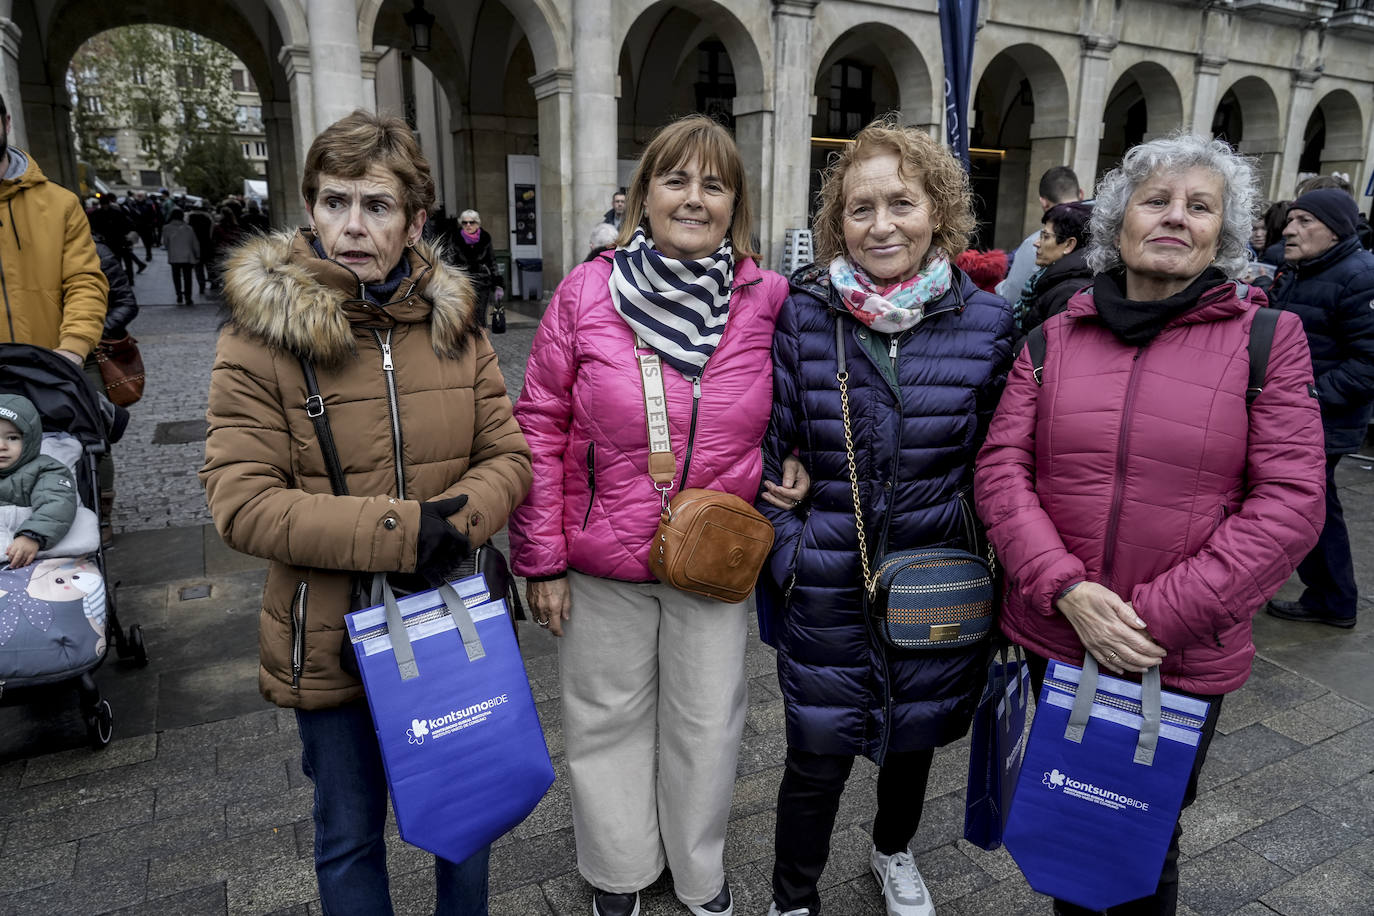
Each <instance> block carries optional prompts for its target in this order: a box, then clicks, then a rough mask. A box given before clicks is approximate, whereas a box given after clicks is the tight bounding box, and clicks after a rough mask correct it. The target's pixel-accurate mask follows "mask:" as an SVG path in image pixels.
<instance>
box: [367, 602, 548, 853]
mask: <svg viewBox="0 0 1374 916" xmlns="http://www.w3.org/2000/svg"><path fill="white" fill-rule="evenodd" d="M386 590H387V593H388V594H387V595H386V601H385V603H384V604H383V605H382V606H379V607H373V608H369V609H367V610H363V611H357V612H356V613H353V614H349V615H348V617H347V618H346V620H347V622H348V632H349V637H350V639H351V640H352V642H353V649H354V651H355V652H356V653H357V658H358V668H359V670H360V671H361V673H362V679H363V688H364V690H365V691H366V693H367V701H368V705H369V706H370V708H371V710H372V720H373V723H374V724H375V726H376V729H377V741H378V743H379V745H380V746H381V750H382V763H383V764H384V765H385V767H386V776H387V784H388V787H389V788H390V790H391V803H392V808H393V809H394V810H395V812H396V824H397V827H398V828H399V829H400V833H401V839H403V840H405V841H406V842H407V843H410V844H412V845H414V846H419V847H420V848H421V849H425V850H428V851H429V852H432V853H434V854H435V855H437V856H439V857H441V858H444V859H447V860H448V861H450V862H461V861H463V860H465V859H466V858H468V856H470V855H472V854H473V853H474V852H476V851H477V850H478V849H481V848H482V847H483V846H486V845H488V844H489V843H491V842H492V841H493V840H495V839H496V838H497V837H499V836H501V835H502V834H503V833H505V832H506V831H508V830H510V829H511V828H512V827H514V826H515V825H517V824H519V823H520V822H521V821H522V820H524V819H525V818H526V817H527V816H528V815H529V813H530V812H531V811H533V810H534V808H535V806H536V805H538V804H539V800H540V799H542V798H543V797H544V793H545V792H547V791H548V789H549V786H551V785H553V777H554V774H553V765H552V763H551V762H550V761H549V752H548V748H547V746H546V745H545V743H544V733H543V730H542V729H541V728H540V725H539V716H538V713H537V712H536V711H535V708H534V698H533V696H532V695H531V694H530V685H529V681H528V680H527V679H526V676H525V667H524V662H523V661H522V660H521V657H520V650H519V647H518V646H517V645H516V641H515V630H514V628H513V627H512V626H511V622H510V620H509V618H508V617H507V614H506V604H505V602H504V601H501V600H496V601H491V600H488V598H489V596H488V592H487V586H486V583H485V581H484V580H483V578H482V576H480V575H477V576H470V577H468V578H465V579H459V580H457V581H456V582H453V583H452V584H451V587H449V586H445V587H442V588H441V589H437V590H431V591H426V592H418V593H416V594H414V595H409V596H407V597H404V598H401V599H399V600H397V599H396V598H395V597H394V596H392V595H390V594H389V592H390V588H389V586H388V587H387V589H386ZM445 593H446V594H445Z"/></svg>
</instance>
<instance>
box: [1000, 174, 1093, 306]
mask: <svg viewBox="0 0 1374 916" xmlns="http://www.w3.org/2000/svg"><path fill="white" fill-rule="evenodd" d="M1082 199H1083V189H1082V188H1080V187H1079V186H1078V176H1077V175H1075V174H1074V171H1073V169H1071V168H1069V167H1068V166H1067V165H1056V166H1055V167H1054V168H1052V169H1048V170H1047V171H1046V172H1045V174H1043V175H1041V176H1040V209H1041V210H1042V211H1047V210H1049V209H1050V208H1051V207H1053V206H1055V205H1056V204H1068V203H1073V202H1074V201H1080V200H1082ZM1039 237H1040V233H1039V232H1032V233H1031V234H1030V235H1028V236H1026V239H1025V241H1023V242H1022V243H1021V246H1020V247H1019V248H1017V249H1016V253H1015V254H1013V255H1012V258H1011V269H1010V270H1008V271H1007V278H1006V279H1005V280H1003V281H1002V282H1001V283H999V284H997V295H999V296H1001V297H1002V298H1003V299H1005V300H1007V301H1008V302H1015V301H1016V300H1017V299H1018V298H1019V297H1020V295H1021V293H1022V292H1023V291H1024V290H1025V288H1026V284H1027V283H1028V282H1030V278H1031V275H1032V274H1033V273H1035V272H1036V271H1037V270H1039V269H1040V268H1038V267H1036V265H1035V240H1036V239H1037V238H1039Z"/></svg>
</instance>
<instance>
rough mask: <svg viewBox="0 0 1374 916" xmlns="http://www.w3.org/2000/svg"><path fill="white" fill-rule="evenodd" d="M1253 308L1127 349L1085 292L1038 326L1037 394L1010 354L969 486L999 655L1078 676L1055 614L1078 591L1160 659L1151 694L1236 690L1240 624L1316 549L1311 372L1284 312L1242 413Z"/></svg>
mask: <svg viewBox="0 0 1374 916" xmlns="http://www.w3.org/2000/svg"><path fill="white" fill-rule="evenodd" d="M1240 290H1247V291H1248V295H1247V297H1246V298H1245V299H1242V298H1240V297H1239V296H1238V292H1239V291H1240ZM1264 303H1265V300H1264V295H1263V293H1262V292H1259V291H1258V290H1253V289H1251V288H1248V287H1242V286H1239V285H1238V284H1235V283H1226V284H1224V285H1222V286H1218V287H1216V288H1214V289H1211V290H1209V291H1208V292H1206V293H1204V294H1203V296H1202V297H1201V299H1200V300H1199V303H1198V306H1197V307H1196V308H1194V309H1193V310H1192V311H1190V312H1188V313H1186V314H1185V315H1183V316H1181V317H1179V318H1177V319H1176V320H1175V321H1174V322H1172V323H1171V324H1170V325H1169V326H1168V327H1167V328H1165V330H1164V331H1163V332H1162V333H1160V335H1159V336H1158V337H1157V338H1155V340H1154V341H1153V342H1151V343H1150V344H1149V345H1147V346H1145V347H1143V348H1135V347H1131V346H1128V345H1126V344H1123V343H1122V342H1120V341H1119V340H1118V339H1117V338H1116V337H1114V336H1113V335H1112V333H1111V332H1110V331H1109V330H1108V329H1107V328H1106V327H1105V326H1104V325H1102V324H1101V323H1100V322H1098V321H1096V320H1094V319H1095V317H1096V309H1095V306H1094V304H1093V295H1092V289H1091V288H1089V289H1086V290H1083V291H1082V292H1080V293H1078V294H1077V295H1075V296H1074V297H1073V299H1071V300H1070V302H1069V307H1068V310H1067V311H1066V312H1065V313H1063V314H1061V315H1058V316H1056V317H1054V318H1051V319H1050V320H1049V321H1047V322H1046V323H1045V325H1044V327H1045V337H1046V359H1045V371H1044V375H1043V381H1044V384H1043V386H1041V385H1037V384H1036V383H1035V380H1034V379H1033V378H1032V377H1031V363H1030V359H1029V357H1028V356H1027V354H1026V351H1025V350H1024V349H1023V350H1022V352H1021V354H1020V356H1018V357H1017V360H1016V363H1015V365H1014V366H1013V368H1012V372H1011V375H1010V376H1009V377H1008V379H1007V387H1006V391H1005V393H1004V394H1003V395H1002V402H1001V404H1000V406H999V407H998V409H997V413H996V415H995V417H994V418H993V421H992V426H991V428H990V429H989V431H988V437H987V442H986V443H985V444H984V446H983V450H982V452H981V453H980V455H979V457H978V465H977V471H976V474H975V479H974V488H975V497H976V500H977V505H978V512H979V515H980V516H981V517H982V519H983V521H984V522H985V523H986V524H987V525H988V526H989V536H990V538H991V539H992V542H993V544H994V546H995V547H996V548H997V553H998V555H999V556H1000V557H1001V560H1002V563H1003V564H1004V566H1005V568H1006V571H1007V601H1006V608H1005V613H1004V616H1003V619H1002V630H1003V632H1005V633H1006V634H1007V636H1008V637H1009V638H1010V639H1012V640H1013V641H1014V642H1017V643H1020V644H1022V645H1024V646H1026V647H1027V648H1029V649H1031V650H1032V651H1034V652H1037V653H1039V654H1041V655H1045V656H1048V657H1050V658H1058V659H1063V660H1065V661H1070V662H1074V663H1079V662H1081V661H1082V658H1083V647H1082V645H1081V644H1080V643H1079V640H1078V637H1077V635H1076V634H1075V632H1074V630H1073V628H1072V626H1070V624H1069V622H1068V621H1067V620H1066V619H1065V618H1064V617H1062V616H1061V615H1060V614H1059V613H1058V612H1057V611H1056V610H1054V608H1053V606H1052V604H1053V601H1054V599H1055V598H1056V597H1057V596H1058V594H1059V593H1060V591H1061V590H1063V589H1064V587H1065V586H1067V585H1069V584H1070V583H1072V582H1076V581H1079V580H1083V579H1087V580H1090V581H1094V582H1100V583H1103V584H1104V585H1106V586H1107V587H1109V588H1111V589H1112V590H1113V591H1115V592H1116V593H1117V594H1119V595H1121V596H1122V597H1123V598H1126V599H1127V600H1129V601H1130V602H1131V603H1132V605H1133V606H1134V607H1135V610H1136V612H1137V613H1138V614H1139V615H1140V617H1141V619H1143V620H1144V621H1145V622H1146V624H1147V626H1148V629H1149V633H1150V635H1151V636H1152V637H1153V638H1154V639H1155V641H1156V642H1158V643H1159V644H1160V645H1162V646H1163V647H1164V648H1165V649H1166V650H1168V655H1167V656H1166V657H1165V659H1164V661H1163V662H1162V663H1161V673H1162V674H1163V677H1164V681H1165V683H1166V684H1169V685H1170V686H1173V687H1176V688H1181V689H1184V690H1190V691H1194V692H1197V693H1207V694H1220V693H1226V692H1228V691H1231V690H1234V689H1236V688H1237V687H1239V686H1240V685H1241V684H1242V683H1244V682H1245V679H1246V678H1247V677H1248V676H1249V674H1250V661H1251V659H1252V657H1253V656H1254V653H1255V648H1254V643H1253V642H1252V640H1251V629H1250V625H1251V618H1252V617H1253V615H1254V614H1255V612H1256V611H1257V610H1258V609H1259V608H1260V607H1261V606H1263V604H1264V603H1265V602H1266V601H1267V600H1269V598H1271V597H1272V596H1273V595H1274V593H1275V592H1276V591H1278V589H1279V587H1280V586H1281V585H1283V583H1284V582H1285V581H1286V580H1287V579H1288V577H1289V575H1290V574H1291V573H1292V572H1293V569H1294V568H1295V567H1296V566H1297V564H1298V562H1299V561H1300V560H1301V559H1302V558H1303V556H1305V555H1306V553H1307V551H1308V550H1309V548H1311V547H1312V545H1313V544H1315V543H1316V540H1317V534H1318V532H1319V531H1320V529H1321V525H1322V520H1323V517H1324V511H1325V510H1324V502H1323V500H1324V496H1325V493H1324V489H1325V464H1324V461H1325V457H1324V455H1323V452H1322V428H1321V417H1320V415H1319V412H1318V407H1317V401H1316V400H1315V399H1314V395H1313V394H1312V393H1311V385H1312V364H1311V359H1310V357H1309V355H1308V350H1307V339H1306V337H1305V336H1304V334H1303V329H1302V325H1301V323H1300V322H1299V321H1298V320H1297V318H1296V316H1294V315H1292V314H1290V313H1287V312H1284V313H1282V314H1281V315H1280V316H1279V322H1278V329H1277V331H1276V332H1275V335H1274V343H1273V349H1272V352H1271V354H1270V357H1269V364H1268V372H1267V376H1266V381H1265V384H1264V390H1263V392H1262V393H1261V394H1260V395H1259V397H1258V398H1256V400H1255V402H1254V403H1253V404H1252V405H1251V406H1250V409H1249V411H1248V412H1247V410H1246V404H1245V389H1246V384H1247V379H1248V373H1249V357H1248V351H1247V346H1248V343H1249V334H1250V324H1251V322H1252V321H1253V317H1254V313H1253V311H1252V309H1253V308H1254V307H1257V306H1261V305H1264Z"/></svg>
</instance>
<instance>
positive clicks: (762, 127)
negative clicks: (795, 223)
mask: <svg viewBox="0 0 1374 916" xmlns="http://www.w3.org/2000/svg"><path fill="white" fill-rule="evenodd" d="M734 114H735V145H736V146H737V147H739V153H740V159H741V160H743V162H744V174H745V176H746V177H747V179H748V181H749V206H750V209H751V210H753V212H754V234H755V235H757V236H758V238H759V246H760V250H759V255H760V257H761V258H763V264H764V266H765V267H771V266H774V265H776V264H777V263H778V259H779V258H780V257H781V255H780V252H781V251H782V248H781V247H778V248H777V252H774V251H772V250H771V249H772V248H773V247H774V244H773V243H774V242H775V241H776V242H777V244H778V246H780V245H781V242H782V239H781V236H782V232H781V230H777V231H775V229H774V227H776V226H777V225H778V224H777V222H776V219H777V217H776V216H775V214H774V213H773V209H772V208H773V205H774V204H776V203H777V202H778V201H777V199H776V197H775V195H774V193H773V190H774V188H775V187H776V185H775V184H774V183H773V182H774V181H775V180H776V176H775V175H774V168H775V163H776V162H777V152H778V151H777V143H776V142H774V141H775V139H776V136H777V134H776V122H775V120H774V118H775V114H774V111H773V107H772V105H771V104H770V100H769V97H768V94H767V93H763V92H755V93H751V94H749V95H737V96H735V106H734ZM788 142H792V141H791V140H789V141H788ZM800 142H803V143H806V144H808V145H809V144H810V140H809V139H807V138H806V137H803V138H802V140H801V141H800ZM805 205H806V202H805V198H804V197H803V199H802V207H803V209H802V212H803V214H805V212H806V210H805ZM774 236H778V238H777V239H776V240H775V239H774Z"/></svg>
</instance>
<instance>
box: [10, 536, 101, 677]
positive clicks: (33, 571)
mask: <svg viewBox="0 0 1374 916" xmlns="http://www.w3.org/2000/svg"><path fill="white" fill-rule="evenodd" d="M0 559H3V558H0ZM104 655H105V580H104V578H103V577H102V576H101V575H100V570H99V568H98V567H97V566H96V562H95V558H94V557H87V558H82V559H70V558H63V557H58V558H54V559H48V560H39V561H38V562H36V563H30V564H29V565H28V566H24V567H21V568H19V569H11V568H9V567H8V566H6V567H4V568H0V681H3V682H5V684H6V685H7V686H11V687H22V686H25V685H26V684H38V683H45V682H48V681H59V680H65V679H66V678H69V677H73V676H75V675H77V674H80V673H81V672H82V671H86V670H88V669H89V668H90V667H91V666H92V665H94V664H95V663H96V662H97V661H99V660H100V659H101V658H102V657H103V656H104Z"/></svg>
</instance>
